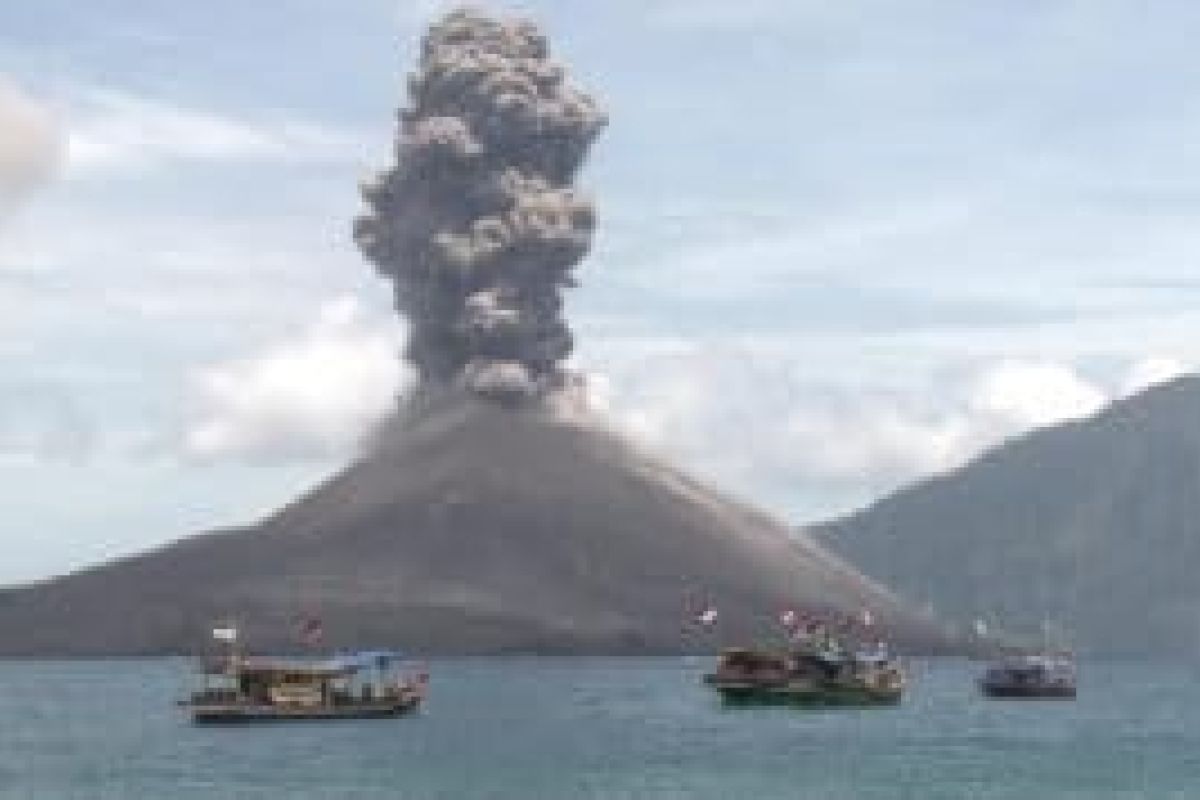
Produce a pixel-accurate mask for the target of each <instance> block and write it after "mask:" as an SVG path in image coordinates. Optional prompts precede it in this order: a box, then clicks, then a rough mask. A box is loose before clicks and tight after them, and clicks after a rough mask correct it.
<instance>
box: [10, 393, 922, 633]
mask: <svg viewBox="0 0 1200 800" xmlns="http://www.w3.org/2000/svg"><path fill="white" fill-rule="evenodd" d="M382 439H383V440H384V441H383V443H382V444H381V445H379V446H378V447H377V448H376V449H375V450H374V451H373V452H371V453H370V454H369V455H367V456H364V457H363V458H361V459H360V460H359V461H358V462H357V463H355V464H353V465H352V466H350V467H349V468H348V469H346V470H345V471H343V472H342V473H340V474H338V475H336V476H335V477H333V478H331V479H329V480H328V481H326V482H325V483H324V484H322V485H320V486H318V487H317V488H316V489H314V490H313V491H311V492H310V493H309V494H307V495H306V496H304V497H302V498H300V499H299V500H297V501H296V502H294V503H293V504H291V505H289V506H287V507H285V508H284V509H282V510H281V511H279V512H278V513H276V514H274V515H273V516H271V517H269V518H268V519H266V520H265V521H263V522H262V523H261V524H259V525H257V526H255V527H251V528H247V529H243V530H236V531H225V532H218V533H211V534H207V535H200V536H195V537H192V538H188V539H184V540H182V541H180V542H177V543H175V544H173V545H170V546H167V547H164V548H162V549H159V550H156V551H153V552H150V553H146V554H144V555H140V556H136V557H133V558H128V559H123V560H120V561H116V562H113V563H110V564H107V565H104V566H100V567H96V568H93V569H89V570H86V571H83V572H79V573H76V574H72V575H68V576H66V577H63V578H59V579H56V580H51V581H47V582H45V583H42V584H35V585H31V586H26V587H20V588H15V589H10V590H7V591H6V592H4V593H3V594H0V653H2V654H8V655H72V656H82V655H112V654H166V653H180V652H189V651H194V650H196V649H197V648H198V647H199V646H201V645H203V644H204V642H205V640H206V637H207V632H208V629H209V628H210V626H211V625H213V624H214V622H216V621H220V620H225V619H233V620H236V621H237V622H238V623H239V624H240V625H241V627H242V629H243V631H244V632H245V639H246V640H247V642H248V643H249V645H250V646H251V647H252V648H254V649H258V650H264V651H289V650H295V649H297V642H296V639H295V637H294V635H293V631H294V630H295V627H296V624H297V620H298V619H301V618H304V617H309V616H317V617H319V618H320V619H322V620H323V621H324V628H325V631H326V641H325V643H324V644H325V645H327V646H330V647H352V646H353V647H362V646H372V647H375V646H378V647H384V646H386V647H403V648H406V649H409V650H412V651H415V652H424V653H430V654H468V653H502V652H531V653H611V654H623V653H674V652H690V651H708V650H712V649H713V648H715V647H717V646H720V645H722V644H728V643H732V642H742V643H745V642H747V641H756V640H760V639H762V638H763V637H774V638H778V637H779V635H780V634H779V630H778V626H777V625H776V624H775V622H774V620H775V618H776V615H777V614H778V613H779V610H780V609H781V608H784V607H792V608H800V609H811V610H833V609H840V610H841V611H843V612H846V613H854V614H857V613H859V612H860V611H861V610H862V609H864V608H869V609H871V610H872V612H873V613H874V615H875V617H876V619H877V620H878V623H877V624H878V625H879V626H880V627H881V629H882V630H883V631H884V632H886V633H887V634H889V635H892V636H893V637H895V638H896V639H897V640H898V641H899V642H900V643H901V644H902V645H906V646H908V648H909V649H917V648H920V649H929V648H931V647H936V646H938V645H939V644H940V640H939V634H938V631H937V630H936V629H935V628H934V627H933V626H932V625H930V624H929V623H927V622H925V621H923V620H922V619H920V618H918V617H916V616H913V615H909V614H908V613H907V612H906V611H905V609H904V608H903V607H902V606H901V604H900V603H899V602H898V601H897V600H896V599H895V598H894V597H893V596H892V595H891V594H890V593H889V592H888V591H886V590H885V589H883V588H882V587H880V586H878V585H876V584H874V583H872V582H870V581H868V580H867V579H865V578H863V577H862V576H861V575H859V574H858V573H857V572H855V571H854V570H853V569H852V568H850V567H849V566H847V565H846V564H845V563H844V562H842V561H841V560H839V559H838V558H836V557H834V556H832V555H830V554H829V553H827V552H826V551H825V550H823V549H822V548H821V547H819V546H818V545H816V544H815V543H814V542H813V541H811V540H809V539H806V538H796V537H795V535H794V534H792V533H790V532H789V530H788V529H787V528H786V526H784V525H783V524H782V523H779V522H777V521H775V520H773V519H771V518H769V517H767V516H764V515H763V514H760V513H758V512H755V511H753V510H751V509H749V508H747V507H745V506H743V505H740V504H738V503H736V502H734V501H732V500H730V499H727V498H725V497H723V496H721V495H719V494H717V493H715V492H713V491H712V490H710V489H708V488H705V487H704V486H702V485H701V484H699V483H697V482H695V481H694V480H692V479H690V478H688V477H685V476H684V475H682V474H681V473H679V472H678V471H676V470H674V469H672V468H670V467H668V466H666V465H664V464H663V463H660V462H659V461H658V460H656V459H654V458H653V457H650V456H648V455H645V454H643V453H641V452H640V451H639V450H638V449H637V448H635V447H633V446H631V445H630V444H628V443H627V442H626V441H624V440H623V439H621V438H620V437H617V436H615V435H613V434H611V433H609V432H607V431H606V430H604V429H603V428H601V427H598V426H594V425H590V424H586V423H579V422H578V421H575V422H571V421H566V420H564V419H563V418H562V417H561V416H560V415H556V414H554V413H551V412H550V411H548V410H547V409H546V408H544V407H536V408H535V407H524V408H505V407H502V406H497V405H495V404H493V403H490V402H488V401H483V400H479V399H476V398H473V397H470V396H468V395H466V394H465V393H464V394H462V395H460V396H458V397H456V398H455V399H453V400H452V401H450V402H440V403H438V404H437V405H436V407H434V406H430V407H428V408H427V409H426V410H425V411H424V412H420V413H412V414H410V415H409V416H408V418H407V420H406V421H405V422H404V423H403V424H395V425H394V426H393V428H392V429H391V430H390V431H388V432H386V434H385V435H384V436H383V437H382ZM710 603H711V604H713V605H714V606H715V607H716V608H717V609H718V611H719V615H720V618H719V622H718V624H717V625H716V626H715V627H714V628H713V629H712V630H709V631H700V630H698V629H697V627H696V626H695V625H694V624H693V623H691V622H690V620H691V618H692V615H694V613H695V611H696V610H697V606H698V605H699V604H705V605H707V604H710Z"/></svg>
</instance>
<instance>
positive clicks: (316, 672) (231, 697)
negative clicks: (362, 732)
mask: <svg viewBox="0 0 1200 800" xmlns="http://www.w3.org/2000/svg"><path fill="white" fill-rule="evenodd" d="M399 661H400V658H399V657H398V656H397V655H396V654H393V653H384V652H378V653H359V654H355V655H351V656H342V657H337V658H330V659H325V660H320V661H298V660H292V659H263V658H247V657H243V656H239V655H237V654H236V653H230V654H229V655H228V656H227V657H224V658H220V659H216V660H212V661H209V662H208V663H206V664H204V666H203V669H202V676H203V681H204V685H203V687H202V688H201V689H200V690H199V691H197V692H195V693H193V694H192V695H191V697H189V698H187V699H186V700H183V701H181V703H180V705H181V706H184V707H186V708H187V709H189V711H190V712H191V717H192V721H193V722H196V723H199V724H212V723H217V724H227V723H243V722H279V721H288V720H333V719H366V718H373V717H399V716H403V715H405V714H409V713H411V712H413V711H415V710H416V709H417V708H418V707H419V706H420V704H421V702H422V700H424V698H425V690H426V686H427V683H428V676H427V675H426V674H425V673H424V672H423V671H422V672H420V673H418V674H415V675H399V674H397V673H396V671H395V669H394V667H395V665H396V664H397V663H399Z"/></svg>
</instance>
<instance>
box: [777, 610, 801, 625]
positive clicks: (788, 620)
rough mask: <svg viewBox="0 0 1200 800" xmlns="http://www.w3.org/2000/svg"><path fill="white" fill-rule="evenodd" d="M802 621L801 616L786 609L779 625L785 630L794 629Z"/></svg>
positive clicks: (780, 615) (780, 617)
mask: <svg viewBox="0 0 1200 800" xmlns="http://www.w3.org/2000/svg"><path fill="white" fill-rule="evenodd" d="M799 621H800V615H799V614H797V613H796V612H795V611H794V610H792V609H790V608H785V609H784V610H783V611H781V612H780V614H779V624H780V625H782V626H783V627H785V628H789V629H790V628H794V627H796V623H797V622H799Z"/></svg>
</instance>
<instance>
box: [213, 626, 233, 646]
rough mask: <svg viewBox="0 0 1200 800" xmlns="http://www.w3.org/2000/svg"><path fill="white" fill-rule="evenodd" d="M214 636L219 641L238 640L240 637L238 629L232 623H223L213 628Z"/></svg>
mask: <svg viewBox="0 0 1200 800" xmlns="http://www.w3.org/2000/svg"><path fill="white" fill-rule="evenodd" d="M212 637H213V638H214V639H216V640H217V641H218V642H236V641H237V638H238V629H237V628H235V627H233V626H232V625H221V626H219V627H216V628H213V631H212Z"/></svg>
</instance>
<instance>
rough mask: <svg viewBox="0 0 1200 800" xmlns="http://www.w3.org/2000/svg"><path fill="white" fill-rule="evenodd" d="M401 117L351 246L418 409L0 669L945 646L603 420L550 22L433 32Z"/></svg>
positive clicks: (8, 640) (67, 597)
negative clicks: (837, 638)
mask: <svg viewBox="0 0 1200 800" xmlns="http://www.w3.org/2000/svg"><path fill="white" fill-rule="evenodd" d="M398 121H399V124H398V130H397V133H396V138H395V158H394V163H392V164H391V165H390V166H389V167H387V168H386V169H385V170H384V171H383V172H382V173H381V174H380V175H379V176H378V177H377V178H376V179H375V180H372V181H370V182H368V183H366V184H365V185H364V186H363V189H362V194H363V198H364V204H365V210H364V213H363V214H362V216H361V217H360V218H359V219H357V220H356V221H355V229H354V234H355V240H356V242H357V243H358V245H359V247H360V248H361V250H362V252H363V254H364V255H365V256H366V258H367V260H368V261H370V262H371V263H372V264H373V265H374V266H375V268H376V269H377V270H378V272H379V273H380V274H381V275H382V276H384V277H385V278H386V279H388V281H390V283H391V286H392V289H393V294H394V298H395V306H396V309H397V311H398V312H399V313H400V314H402V315H403V316H404V317H405V319H406V320H407V322H408V324H409V339H408V342H407V347H406V351H405V354H404V356H405V358H406V359H407V360H408V362H409V363H410V364H411V366H412V367H413V368H414V370H415V373H416V375H417V376H418V379H417V382H416V386H415V388H413V389H411V390H409V391H408V392H406V394H405V395H404V397H402V398H398V400H397V404H396V410H395V412H394V414H393V415H392V417H391V418H390V419H389V421H388V422H387V424H385V425H384V426H382V427H381V429H380V430H379V431H378V432H377V433H376V435H374V436H373V437H372V438H371V441H369V442H368V443H367V444H366V445H365V446H364V448H363V450H362V452H361V454H360V455H359V456H358V457H357V458H356V459H355V460H354V462H353V463H351V464H350V465H349V466H348V467H346V468H345V469H344V470H342V471H341V472H339V473H337V474H335V475H334V476H333V477H332V478H330V479H328V480H326V481H325V482H323V483H321V484H320V485H318V486H317V487H315V488H314V489H312V490H311V491H309V492H308V493H306V494H305V495H303V496H302V497H300V498H298V499H297V500H295V501H294V502H292V503H290V504H289V505H287V506H286V507H284V508H283V509H281V510H279V511H277V512H275V513H273V514H270V515H269V516H268V517H267V518H265V519H263V520H262V521H260V522H258V523H257V524H254V525H250V526H247V527H245V528H241V529H236V530H223V531H216V532H209V533H204V534H199V535H195V536H192V537H188V538H185V539H182V540H180V541H177V542H174V543H172V544H169V545H166V546H164V547H161V548H159V549H156V550H153V551H150V552H146V553H143V554H141V555H137V556H133V557H129V558H123V559H120V560H117V561H113V562H109V563H107V564H103V565H100V566H96V567H93V568H90V569H85V570H82V571H80V572H76V573H73V574H70V575H67V576H64V577H60V578H56V579H52V580H47V581H44V582H41V583H36V584H31V585H26V586H20V587H14V588H10V589H7V590H4V591H2V592H0V654H3V655H22V656H35V655H36V656H99V655H157V654H176V653H189V652H195V651H196V650H197V649H199V648H200V647H202V646H203V643H204V642H205V640H206V639H207V636H208V633H209V631H210V630H211V628H212V626H213V624H214V622H215V621H218V620H236V621H237V624H238V625H239V626H240V628H241V629H242V631H243V637H244V640H245V641H246V642H247V643H249V645H250V646H251V647H253V648H255V649H258V650H262V651H289V650H294V649H296V647H297V642H296V639H295V635H294V631H295V621H296V619H297V618H298V617H299V616H301V615H305V616H317V617H319V618H320V619H321V620H322V623H323V630H324V632H325V637H326V640H327V642H326V643H327V644H328V645H329V646H331V647H363V646H368V647H396V648H403V649H405V650H408V651H410V652H419V653H427V654H485V653H564V654H565V653H600V654H630V653H680V652H701V651H712V650H715V649H717V648H718V647H721V646H722V645H727V644H732V643H749V642H754V641H757V640H762V639H763V638H764V637H772V636H775V637H777V636H778V635H779V625H778V622H777V615H778V614H779V612H780V610H781V609H796V610H797V611H799V612H802V613H803V612H807V613H812V614H839V615H843V616H854V617H857V616H859V615H862V614H864V612H869V614H870V615H871V616H872V617H873V618H874V620H875V625H877V626H878V629H879V635H881V636H883V637H886V638H888V639H890V640H891V641H893V642H895V643H896V644H898V645H900V646H901V647H904V648H907V649H909V650H925V651H930V650H936V649H939V648H942V647H943V646H944V645H945V644H946V640H945V637H944V634H943V631H942V629H941V628H939V627H938V626H937V625H935V624H934V623H933V622H932V621H931V620H929V619H927V618H926V617H924V616H922V615H919V614H915V613H912V612H911V611H909V609H908V608H907V607H906V606H905V604H904V603H903V602H901V600H900V599H898V598H897V597H896V596H895V595H893V594H892V593H891V592H890V591H889V590H887V589H886V588H885V587H883V586H882V585H880V584H878V583H876V582H874V581H872V580H870V579H868V578H866V577H864V576H863V575H862V574H860V573H859V572H857V571H856V570H855V569H854V568H853V567H851V566H850V565H849V564H847V563H846V562H845V561H843V560H841V559H840V558H838V557H837V556H834V555H833V554H831V553H830V552H828V551H827V550H826V549H825V548H824V547H823V546H822V545H820V544H817V543H816V541H814V540H813V539H811V538H808V537H807V536H806V535H804V534H803V533H797V532H796V531H795V530H794V529H793V528H792V527H791V526H789V525H787V524H785V523H784V522H783V521H781V520H778V519H775V518H773V517H771V516H769V515H767V514H765V513H762V512H760V511H758V510H755V509H754V508H751V507H749V506H747V505H745V504H743V503H741V502H739V501H736V500H734V499H732V498H730V497H728V496H726V495H724V494H722V493H721V492H719V491H717V490H715V489H713V488H710V487H709V486H707V485H705V484H704V483H702V482H700V481H697V480H696V479H694V478H692V477H689V476H688V475H686V474H685V473H684V472H682V471H680V470H679V469H676V468H675V467H673V466H672V465H670V464H669V463H667V462H666V461H665V460H663V459H662V458H660V457H657V456H656V455H654V454H652V453H649V452H646V451H644V449H643V448H642V447H640V446H638V445H636V444H634V443H632V442H630V441H629V440H627V439H626V438H624V437H623V436H622V435H620V434H619V433H617V432H615V431H614V429H613V428H612V426H610V425H609V424H608V423H607V422H606V420H605V419H604V418H603V417H602V415H600V414H598V413H596V412H593V411H590V410H588V405H587V403H586V400H585V399H584V395H585V394H586V391H585V389H584V388H583V387H582V382H581V380H580V379H579V378H578V376H576V375H574V374H572V372H571V370H570V369H569V368H568V367H567V366H566V361H567V357H568V355H569V354H570V353H571V351H572V347H573V340H572V334H571V331H570V329H569V327H568V325H567V321H566V319H565V318H564V314H563V292H564V290H566V289H568V288H570V287H572V286H574V285H575V284H576V275H575V270H576V268H577V266H578V265H579V264H580V263H581V262H582V261H583V259H584V257H585V256H586V254H587V252H588V250H589V248H590V246H591V241H592V236H593V231H594V228H595V220H596V217H595V213H594V209H593V205H592V203H591V201H590V200H589V199H588V198H587V196H586V195H584V194H583V193H582V192H581V191H580V189H579V188H577V187H576V185H575V179H576V175H577V173H578V172H579V170H580V168H581V166H582V165H583V163H584V161H585V158H586V155H587V153H588V150H589V147H590V146H591V144H592V142H593V141H594V140H595V138H596V137H597V136H598V135H599V134H600V132H601V131H602V130H603V128H604V127H605V125H606V123H607V119H606V116H605V114H604V112H603V111H602V110H601V108H600V107H599V105H598V104H597V103H596V102H595V100H593V99H592V98H591V97H590V96H589V95H588V94H586V93H584V92H583V91H581V90H580V89H578V88H577V87H575V85H574V84H573V83H572V82H571V81H570V80H569V79H568V77H567V75H566V71H565V70H564V68H563V66H562V65H560V64H559V63H558V62H556V61H555V60H553V59H552V58H551V57H550V53H549V47H548V42H547V39H546V37H545V36H544V35H543V34H542V33H541V32H540V31H539V29H538V28H537V27H536V26H535V25H534V24H532V23H531V22H528V21H526V20H522V19H508V18H494V17H492V16H489V15H487V14H484V13H481V12H479V11H473V10H458V11H454V12H451V13H449V14H448V15H446V16H444V17H443V18H441V19H440V20H438V21H437V22H436V23H435V24H433V25H432V26H431V27H430V29H429V30H428V32H427V33H426V35H425V37H424V39H423V41H422V45H421V55H420V62H419V64H418V66H417V69H416V70H415V72H414V73H413V74H412V75H411V76H410V79H409V83H408V99H407V104H406V105H405V106H404V107H403V108H402V109H400V111H399V113H398ZM700 608H703V609H709V608H711V609H716V610H717V611H718V612H719V617H718V618H717V621H716V624H714V625H712V626H711V627H705V628H701V627H700V626H698V625H697V624H696V623H695V621H694V616H695V613H696V611H697V609H700Z"/></svg>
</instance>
